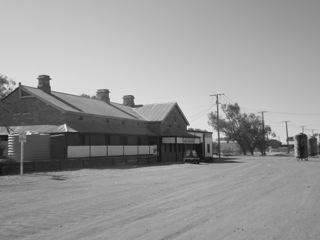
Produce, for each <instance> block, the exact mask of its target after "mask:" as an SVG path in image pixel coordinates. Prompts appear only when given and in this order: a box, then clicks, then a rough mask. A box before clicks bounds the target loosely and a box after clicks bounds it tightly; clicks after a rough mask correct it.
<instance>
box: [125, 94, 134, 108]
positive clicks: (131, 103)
mask: <svg viewBox="0 0 320 240" xmlns="http://www.w3.org/2000/svg"><path fill="white" fill-rule="evenodd" d="M122 99H123V105H125V106H128V107H134V106H135V104H134V96H133V95H124V96H123V98H122Z"/></svg>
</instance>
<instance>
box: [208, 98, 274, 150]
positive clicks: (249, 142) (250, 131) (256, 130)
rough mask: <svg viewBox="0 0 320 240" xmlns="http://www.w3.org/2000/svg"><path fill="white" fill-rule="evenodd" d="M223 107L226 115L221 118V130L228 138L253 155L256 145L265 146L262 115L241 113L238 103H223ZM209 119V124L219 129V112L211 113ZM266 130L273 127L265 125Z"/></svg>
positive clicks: (267, 132) (268, 131)
mask: <svg viewBox="0 0 320 240" xmlns="http://www.w3.org/2000/svg"><path fill="white" fill-rule="evenodd" d="M221 108H222V111H223V112H224V114H225V117H224V118H221V117H220V119H219V130H220V132H222V133H223V134H224V135H225V136H226V137H227V138H228V139H230V140H234V141H236V142H237V143H238V144H239V146H240V148H241V151H242V153H243V154H244V155H246V154H247V151H249V152H250V153H251V154H252V155H253V154H254V149H255V148H256V147H260V148H261V149H264V148H265V146H266V145H265V144H266V143H265V141H264V140H263V139H264V138H263V129H262V120H261V117H259V116H256V115H255V114H245V113H241V111H240V106H239V105H238V104H237V103H235V104H223V105H222V106H221ZM208 119H209V120H208V124H209V125H211V126H212V127H213V128H214V129H215V130H218V126H217V119H218V118H217V114H216V113H213V112H211V113H209V115H208ZM264 132H265V133H266V134H269V133H271V128H270V127H269V126H265V131H264ZM261 144H262V145H261Z"/></svg>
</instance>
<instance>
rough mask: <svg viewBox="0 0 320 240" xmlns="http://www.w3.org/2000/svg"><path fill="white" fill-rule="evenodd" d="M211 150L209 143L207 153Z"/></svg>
mask: <svg viewBox="0 0 320 240" xmlns="http://www.w3.org/2000/svg"><path fill="white" fill-rule="evenodd" d="M210 152H211V151H210V144H209V143H208V144H207V153H210Z"/></svg>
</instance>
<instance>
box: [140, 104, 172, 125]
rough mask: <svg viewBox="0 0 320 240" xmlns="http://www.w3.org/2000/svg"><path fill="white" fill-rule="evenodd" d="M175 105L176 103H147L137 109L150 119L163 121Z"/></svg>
mask: <svg viewBox="0 0 320 240" xmlns="http://www.w3.org/2000/svg"><path fill="white" fill-rule="evenodd" d="M175 105H176V103H155V104H146V105H143V106H141V107H137V108H135V110H136V111H137V112H138V113H139V114H141V115H142V116H144V117H145V118H146V119H147V120H148V121H163V120H164V119H165V117H166V116H167V115H168V114H169V112H170V111H171V110H172V108H173V107H174V106H175Z"/></svg>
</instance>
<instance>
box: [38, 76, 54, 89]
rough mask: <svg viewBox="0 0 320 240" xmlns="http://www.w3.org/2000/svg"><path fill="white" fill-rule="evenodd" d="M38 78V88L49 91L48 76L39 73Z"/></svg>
mask: <svg viewBox="0 0 320 240" xmlns="http://www.w3.org/2000/svg"><path fill="white" fill-rule="evenodd" d="M37 79H38V88H39V89H41V90H42V91H44V92H46V93H51V87H50V80H51V78H50V76H48V75H39V77H38V78H37Z"/></svg>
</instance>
